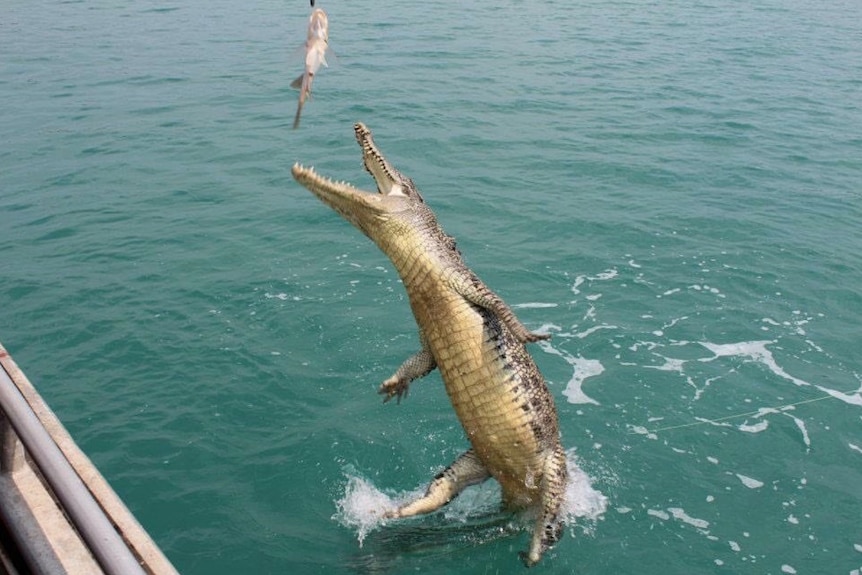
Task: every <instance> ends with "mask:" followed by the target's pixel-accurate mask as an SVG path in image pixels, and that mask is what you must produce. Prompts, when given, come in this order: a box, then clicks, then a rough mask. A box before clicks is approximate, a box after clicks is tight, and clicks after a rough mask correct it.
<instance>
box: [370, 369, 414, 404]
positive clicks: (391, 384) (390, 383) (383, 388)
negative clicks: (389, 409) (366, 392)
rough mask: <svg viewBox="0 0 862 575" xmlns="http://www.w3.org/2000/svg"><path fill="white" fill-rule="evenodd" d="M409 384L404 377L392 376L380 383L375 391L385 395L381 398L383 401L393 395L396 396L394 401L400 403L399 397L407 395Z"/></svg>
mask: <svg viewBox="0 0 862 575" xmlns="http://www.w3.org/2000/svg"><path fill="white" fill-rule="evenodd" d="M409 385H410V382H409V381H407V380H406V379H401V378H398V377H395V376H392V377H390V378H389V379H387V380H386V381H384V382H383V383H382V384H381V385H380V389H378V390H377V393H379V394H380V395H385V396H386V397H384V398H383V403H387V402H388V401H389V400H390V399H392V398H393V397H395V398H396V400H395V402H396V403H401V399H402V398H404V397H407V390H408V388H409Z"/></svg>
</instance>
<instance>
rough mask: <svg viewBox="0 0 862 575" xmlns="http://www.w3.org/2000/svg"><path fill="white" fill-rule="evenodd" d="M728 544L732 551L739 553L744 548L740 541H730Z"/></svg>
mask: <svg viewBox="0 0 862 575" xmlns="http://www.w3.org/2000/svg"><path fill="white" fill-rule="evenodd" d="M728 544H729V545H730V549H731V550H732V551H735V552H736V553H739V552H740V550H741V549H742V547H740V546H739V543H737V542H736V541H728Z"/></svg>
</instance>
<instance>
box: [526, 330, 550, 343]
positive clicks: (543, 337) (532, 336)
mask: <svg viewBox="0 0 862 575" xmlns="http://www.w3.org/2000/svg"><path fill="white" fill-rule="evenodd" d="M549 339H551V334H549V333H536V332H533V331H529V332H527V334H526V336H524V340H523V341H524V343H535V342H537V341H547V340H549Z"/></svg>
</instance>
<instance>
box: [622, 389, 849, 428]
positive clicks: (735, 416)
mask: <svg viewBox="0 0 862 575" xmlns="http://www.w3.org/2000/svg"><path fill="white" fill-rule="evenodd" d="M830 397H832V396H831V395H824V396H823V397H815V398H814V399H803V400H802V401H797V402H796V403H788V404H786V405H782V406H779V407H761V408H760V409H758V410H756V411H748V412H746V413H737V414H735V415H727V416H725V417H719V418H718V419H702V420H701V421H695V422H693V423H683V424H681V425H671V426H669V427H659V428H658V429H652V430H647V433H659V432H660V431H671V430H674V429H682V428H684V427H694V426H696V425H705V424H707V423H720V422H722V421H727V420H728V419H735V418H737V417H749V416H751V415H757V414H758V413H761V412H762V411H763V410H764V409H775V410H784V409H787V408H788V407H796V406H797V405H804V404H806V403H814V402H815V401H821V400H824V399H829V398H830ZM637 433H638V432H636V431H630V432H629V435H635V434H637ZM641 435H642V433H641Z"/></svg>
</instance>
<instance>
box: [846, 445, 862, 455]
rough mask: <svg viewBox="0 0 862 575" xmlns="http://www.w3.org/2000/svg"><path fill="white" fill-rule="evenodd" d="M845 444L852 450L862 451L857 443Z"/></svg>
mask: <svg viewBox="0 0 862 575" xmlns="http://www.w3.org/2000/svg"><path fill="white" fill-rule="evenodd" d="M847 446H848V447H849V448H850V449H852V450H853V451H858V452H859V453H862V447H859V446H858V445H856V444H855V443H848V444H847Z"/></svg>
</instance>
